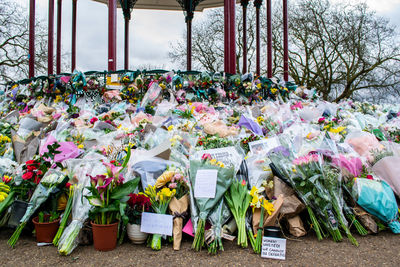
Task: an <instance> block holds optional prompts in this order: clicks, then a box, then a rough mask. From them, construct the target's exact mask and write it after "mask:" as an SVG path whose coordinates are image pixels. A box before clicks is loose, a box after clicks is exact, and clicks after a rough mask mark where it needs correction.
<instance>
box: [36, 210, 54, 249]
mask: <svg viewBox="0 0 400 267" xmlns="http://www.w3.org/2000/svg"><path fill="white" fill-rule="evenodd" d="M49 217H50V215H45V216H44V218H45V220H48V219H49ZM32 222H33V224H34V225H35V231H36V241H37V242H38V243H51V242H53V239H54V236H55V235H56V233H57V230H58V227H59V223H60V218H58V219H57V220H55V221H53V222H44V223H40V222H39V217H38V216H36V217H35V218H33V220H32Z"/></svg>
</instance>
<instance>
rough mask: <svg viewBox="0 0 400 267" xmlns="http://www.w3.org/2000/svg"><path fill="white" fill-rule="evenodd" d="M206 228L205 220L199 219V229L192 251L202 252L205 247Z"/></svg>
mask: <svg viewBox="0 0 400 267" xmlns="http://www.w3.org/2000/svg"><path fill="white" fill-rule="evenodd" d="M204 227H205V220H203V219H199V221H198V222H197V229H196V233H195V235H194V240H193V244H192V249H194V250H196V251H201V248H202V247H203V245H204Z"/></svg>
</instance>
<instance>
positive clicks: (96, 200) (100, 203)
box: [87, 196, 103, 207]
mask: <svg viewBox="0 0 400 267" xmlns="http://www.w3.org/2000/svg"><path fill="white" fill-rule="evenodd" d="M87 199H88V201H89V203H90V205H92V206H96V207H102V206H103V201H101V199H100V198H98V197H93V196H90V197H87Z"/></svg>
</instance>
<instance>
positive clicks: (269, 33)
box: [267, 0, 272, 78]
mask: <svg viewBox="0 0 400 267" xmlns="http://www.w3.org/2000/svg"><path fill="white" fill-rule="evenodd" d="M267 75H268V78H272V6H271V0H267Z"/></svg>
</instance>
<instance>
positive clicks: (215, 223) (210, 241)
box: [205, 199, 234, 255]
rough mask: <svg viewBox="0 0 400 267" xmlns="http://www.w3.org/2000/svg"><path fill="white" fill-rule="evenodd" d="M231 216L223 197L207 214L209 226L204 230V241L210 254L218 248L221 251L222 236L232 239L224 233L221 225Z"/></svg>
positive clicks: (213, 253) (222, 248)
mask: <svg viewBox="0 0 400 267" xmlns="http://www.w3.org/2000/svg"><path fill="white" fill-rule="evenodd" d="M230 218H231V213H230V211H229V208H228V206H227V205H226V204H225V201H224V199H221V200H220V202H219V204H218V205H217V206H216V207H215V208H214V209H213V210H212V211H211V213H210V215H209V216H208V221H209V222H210V224H211V228H210V229H208V230H206V231H205V242H206V243H207V249H208V253H210V254H211V255H215V254H217V252H218V250H220V251H223V250H224V246H223V244H222V238H228V239H229V240H233V238H234V237H233V236H230V235H228V234H226V233H225V231H226V230H225V229H223V227H222V226H223V225H224V224H225V223H227V222H228V220H229V219H230Z"/></svg>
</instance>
